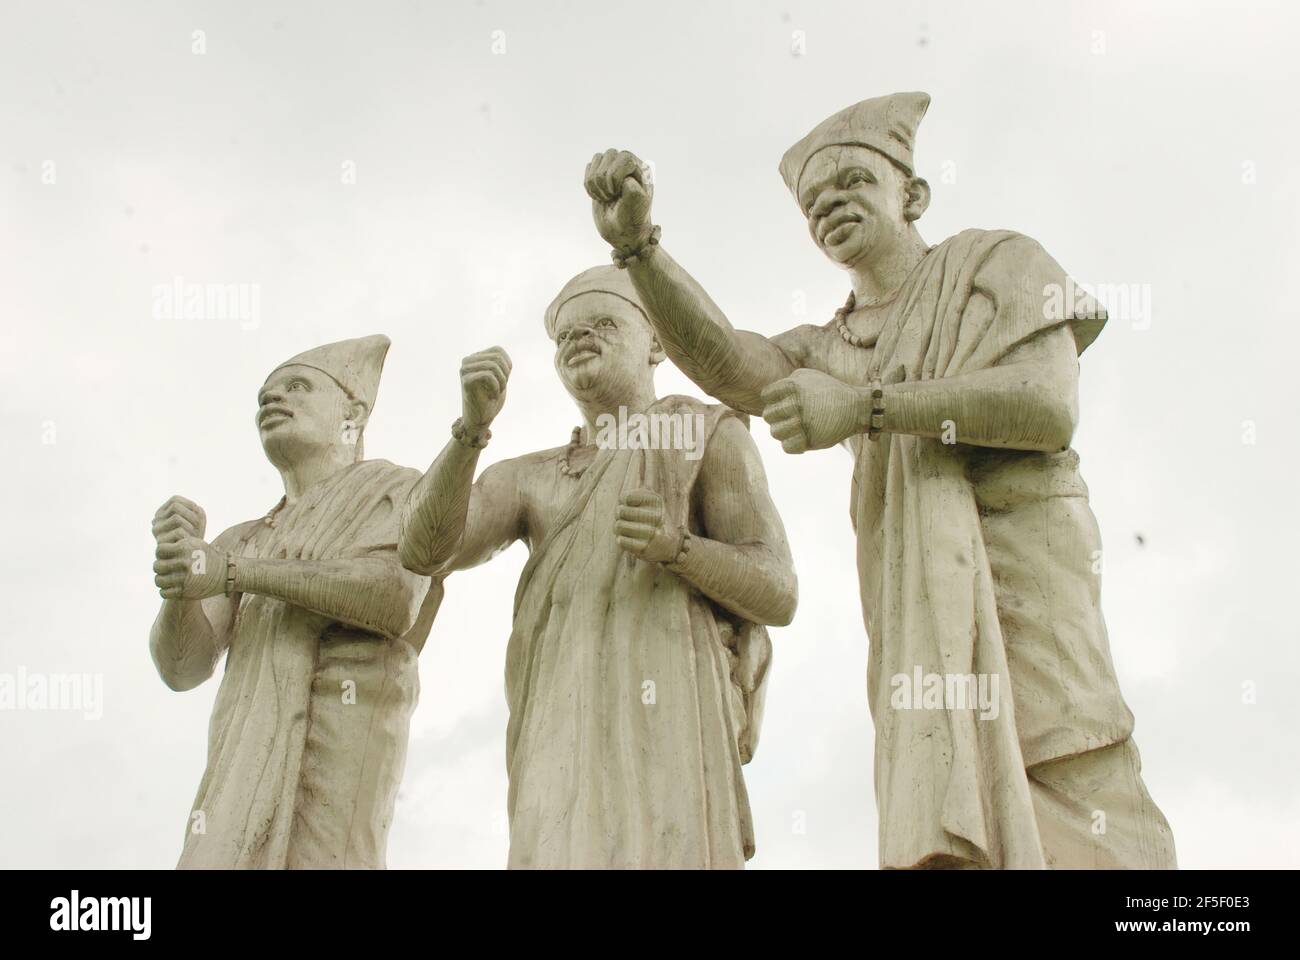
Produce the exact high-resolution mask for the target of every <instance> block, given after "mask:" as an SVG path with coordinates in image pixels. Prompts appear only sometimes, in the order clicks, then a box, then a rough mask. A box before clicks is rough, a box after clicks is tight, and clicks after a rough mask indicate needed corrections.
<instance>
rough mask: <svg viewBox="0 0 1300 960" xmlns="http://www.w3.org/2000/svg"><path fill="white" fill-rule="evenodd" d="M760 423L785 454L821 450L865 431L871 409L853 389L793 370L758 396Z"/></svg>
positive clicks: (816, 373)
mask: <svg viewBox="0 0 1300 960" xmlns="http://www.w3.org/2000/svg"><path fill="white" fill-rule="evenodd" d="M761 399H762V401H763V419H764V420H766V421H767V425H768V426H769V427H770V428H771V429H772V436H773V437H775V438H776V439H777V440H780V441H781V447H782V448H783V449H784V450H785V452H786V453H803V452H804V451H805V450H822V449H825V448H826V447H833V446H835V444H837V443H839V442H840V441H841V440H844V439H846V438H848V437H851V436H853V435H855V434H858V433H862V432H863V431H864V430H866V429H867V424H868V421H869V419H870V407H869V406H868V405H866V404H865V403H864V397H863V396H862V394H861V393H859V392H858V391H857V390H856V389H855V388H853V387H851V386H849V385H848V384H847V383H844V382H842V381H840V380H836V379H835V378H834V377H832V376H830V375H829V374H825V373H822V372H821V371H820V370H807V369H802V370H796V371H795V372H794V373H792V374H790V376H788V377H786V378H785V379H784V380H778V381H777V382H776V383H772V384H769V385H768V386H767V387H766V388H764V390H763V393H762V395H761Z"/></svg>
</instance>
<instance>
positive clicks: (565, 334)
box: [555, 330, 569, 343]
mask: <svg viewBox="0 0 1300 960" xmlns="http://www.w3.org/2000/svg"><path fill="white" fill-rule="evenodd" d="M568 339H569V331H568V330H561V331H560V333H559V335H558V336H557V337H556V338H555V342H556V343H563V342H564V341H565V340H568Z"/></svg>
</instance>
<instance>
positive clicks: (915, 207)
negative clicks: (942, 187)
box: [903, 177, 930, 223]
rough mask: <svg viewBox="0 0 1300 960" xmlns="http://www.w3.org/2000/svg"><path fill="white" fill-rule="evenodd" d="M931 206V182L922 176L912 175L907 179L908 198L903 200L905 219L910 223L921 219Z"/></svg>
mask: <svg viewBox="0 0 1300 960" xmlns="http://www.w3.org/2000/svg"><path fill="white" fill-rule="evenodd" d="M929 206H930V184H928V183H926V181H925V180H924V179H923V178H922V177H912V178H910V179H909V180H908V181H907V198H906V200H904V201H903V219H904V220H906V221H907V222H908V223H911V222H912V221H913V220H920V219H921V214H923V213H925V211H926V209H927V208H928V207H929Z"/></svg>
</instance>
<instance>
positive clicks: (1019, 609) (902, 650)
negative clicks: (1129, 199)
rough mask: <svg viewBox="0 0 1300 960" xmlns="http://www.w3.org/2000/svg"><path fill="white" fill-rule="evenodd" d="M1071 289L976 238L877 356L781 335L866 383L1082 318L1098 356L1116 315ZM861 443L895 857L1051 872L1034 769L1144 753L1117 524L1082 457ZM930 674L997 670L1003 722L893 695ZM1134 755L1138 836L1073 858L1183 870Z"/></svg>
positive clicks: (1126, 801)
mask: <svg viewBox="0 0 1300 960" xmlns="http://www.w3.org/2000/svg"><path fill="white" fill-rule="evenodd" d="M1053 284H1055V285H1057V286H1056V291H1057V294H1058V295H1059V294H1060V293H1061V292H1063V291H1066V290H1067V289H1069V286H1070V284H1071V281H1070V280H1069V278H1068V277H1067V276H1066V274H1065V273H1064V271H1063V270H1062V269H1061V268H1060V266H1058V265H1057V264H1056V262H1055V261H1054V260H1052V259H1051V257H1049V256H1048V255H1047V254H1046V253H1045V252H1044V251H1043V250H1042V248H1041V247H1040V246H1038V244H1036V243H1034V242H1033V241H1032V240H1030V239H1029V238H1027V237H1024V236H1021V235H1019V234H1015V233H1011V232H1009V231H982V230H967V231H965V232H963V233H960V234H958V235H956V236H955V237H952V238H950V239H949V240H947V241H945V242H944V243H942V244H940V245H938V246H937V247H936V248H934V249H933V250H932V251H930V253H929V254H927V256H926V257H925V258H923V259H922V261H921V262H920V264H919V265H918V266H917V267H916V268H914V270H913V271H912V273H911V274H910V275H909V276H908V278H907V280H906V281H905V282H904V284H903V286H902V288H901V290H900V291H899V293H898V295H897V296H896V298H895V299H894V301H893V306H892V309H890V310H889V311H888V312H887V313H886V316H885V318H884V320H883V324H882V325H881V326H880V328H879V330H878V331H876V333H875V335H874V337H875V339H874V343H873V342H872V337H871V336H868V337H867V338H865V340H864V344H863V345H864V346H866V347H867V350H863V349H861V348H858V347H854V346H850V345H849V344H848V343H846V342H845V341H844V340H843V339H842V338H841V337H840V336H839V335H838V333H837V332H836V331H835V329H834V327H833V325H831V326H828V327H827V328H822V329H821V330H819V331H816V333H817V336H815V337H814V338H813V339H812V340H811V341H809V340H807V339H804V340H802V341H801V340H798V339H797V338H794V337H791V336H790V335H785V338H784V342H783V338H777V343H778V344H780V345H782V346H783V347H786V348H788V352H790V353H791V354H792V359H794V360H795V361H796V363H798V364H799V365H805V366H816V367H817V368H818V369H821V370H824V371H826V372H828V373H830V374H832V375H833V376H836V377H838V378H840V379H841V380H844V381H845V382H849V383H857V384H862V385H865V384H868V383H871V382H872V381H874V380H876V379H879V380H880V381H882V382H883V383H885V384H892V383H901V382H905V381H916V380H936V379H940V378H944V377H950V376H954V375H957V374H963V373H971V372H974V371H978V370H985V369H988V368H991V367H993V366H995V365H996V364H997V363H998V362H999V361H1000V360H1001V359H1002V358H1003V357H1004V356H1005V355H1006V354H1007V353H1008V351H1010V350H1011V349H1012V348H1014V347H1016V346H1017V345H1019V344H1022V343H1024V342H1025V341H1026V340H1028V339H1029V338H1031V337H1033V336H1034V335H1036V334H1038V333H1041V332H1043V331H1045V330H1048V329H1050V328H1052V327H1055V326H1058V325H1060V324H1061V323H1063V322H1067V323H1069V324H1070V326H1071V328H1072V330H1073V333H1074V337H1075V342H1076V346H1077V349H1078V351H1079V352H1080V353H1082V352H1083V350H1084V349H1085V348H1086V347H1088V346H1089V345H1090V344H1091V343H1092V341H1093V340H1094V339H1095V338H1096V336H1097V334H1098V333H1099V332H1100V330H1101V327H1102V325H1103V324H1104V322H1105V313H1104V311H1102V310H1101V309H1100V308H1099V307H1098V306H1097V305H1096V304H1095V301H1091V299H1090V298H1085V297H1083V296H1082V294H1081V292H1080V297H1079V300H1082V301H1083V309H1081V310H1078V311H1076V312H1075V314H1074V315H1073V316H1065V317H1054V316H1052V314H1051V311H1050V310H1047V309H1045V303H1046V300H1047V296H1048V291H1049V289H1050V287H1049V285H1053ZM1076 289H1077V288H1076ZM1076 302H1077V301H1076ZM807 331H808V328H803V330H801V331H798V333H800V334H801V335H802V336H803V337H805V338H806V337H807V335H808V334H807ZM810 342H811V344H813V346H811V347H810V346H809V343H810ZM801 354H802V356H801ZM849 447H850V449H851V450H852V451H853V453H854V454H855V468H854V477H853V496H852V505H851V512H852V516H853V521H854V528H855V531H856V534H857V543H858V573H859V583H860V589H861V594H862V609H863V615H864V619H865V622H866V627H867V633H868V636H869V639H870V643H871V649H870V659H869V666H868V678H867V684H868V701H869V704H870V708H871V714H872V718H873V720H874V723H875V726H876V751H875V758H876V759H875V781H876V801H877V807H878V811H879V822H880V862H881V865H882V866H884V867H911V866H918V865H925V864H927V863H935V862H943V861H944V860H946V859H948V858H955V859H956V860H957V861H961V862H968V863H972V864H975V865H980V866H991V867H1043V866H1045V865H1046V864H1047V861H1048V857H1049V855H1051V854H1048V853H1046V852H1045V850H1044V843H1043V837H1042V835H1041V834H1040V828H1039V823H1038V822H1037V820H1036V812H1035V800H1036V799H1037V798H1036V797H1034V796H1033V792H1034V789H1036V788H1035V785H1034V781H1033V779H1032V778H1031V777H1030V776H1027V774H1026V770H1027V768H1032V767H1034V766H1035V765H1039V764H1046V763H1048V762H1051V761H1059V760H1061V759H1062V758H1070V757H1078V756H1080V755H1083V754H1088V753H1090V752H1092V751H1100V750H1101V749H1102V748H1105V747H1108V746H1110V745H1115V744H1126V745H1127V744H1128V739H1129V735H1130V733H1131V732H1132V729H1133V716H1132V714H1131V713H1130V712H1129V709H1128V707H1127V706H1126V705H1125V703H1124V700H1123V698H1122V696H1121V695H1120V691H1119V685H1118V681H1117V679H1116V676H1115V671H1114V666H1113V664H1112V661H1111V655H1110V649H1109V645H1108V641H1107V636H1106V628H1105V624H1104V623H1103V620H1102V616H1101V607H1100V578H1099V576H1098V573H1099V564H1098V559H1099V557H1100V536H1099V532H1098V529H1097V524H1096V520H1095V518H1094V517H1093V514H1092V511H1091V508H1090V507H1089V505H1088V491H1087V487H1086V486H1085V485H1084V482H1083V479H1082V478H1081V477H1080V475H1079V471H1078V462H1079V458H1078V455H1077V454H1076V453H1075V452H1074V451H1073V450H1066V451H1063V452H1060V453H1056V454H1045V453H1036V452H1028V451H1017V450H1007V449H993V448H988V447H977V446H972V445H967V444H960V443H957V444H945V443H943V442H941V441H940V440H938V439H928V438H922V437H916V436H911V435H907V434H885V435H884V436H883V437H882V438H881V439H880V440H878V441H870V440H868V439H867V438H866V437H865V436H857V437H854V438H852V439H851V440H850V441H849ZM927 674H934V675H939V676H941V677H944V676H947V677H951V676H963V675H975V676H977V677H978V676H981V675H982V676H984V677H986V678H992V677H997V678H998V681H997V682H998V689H999V691H1000V693H1001V696H1000V699H999V709H998V711H997V714H996V716H992V715H991V711H984V712H983V713H984V714H985V716H984V717H983V718H982V719H981V718H980V717H981V711H979V710H978V709H977V708H976V709H942V708H941V709H926V708H924V707H923V706H922V704H921V703H920V700H921V691H919V690H915V691H912V696H913V698H915V701H916V702H915V703H910V704H906V705H904V706H899V705H896V704H895V702H893V700H892V698H891V695H892V694H893V693H894V692H895V691H897V690H898V689H900V684H898V683H897V682H896V681H895V678H897V677H906V678H908V680H909V681H911V679H912V678H913V677H916V676H917V675H921V676H925V675H927ZM991 682H992V681H990V687H991ZM1007 692H1010V693H1011V696H1010V697H1008V696H1006V694H1007ZM1099 755H1101V754H1099ZM1117 762H1121V763H1122V764H1124V765H1126V767H1125V768H1120V769H1119V771H1118V774H1119V775H1117V776H1113V777H1111V779H1113V780H1115V781H1120V780H1123V781H1126V783H1124V784H1123V785H1122V786H1121V785H1118V784H1114V785H1112V787H1111V788H1108V789H1112V792H1111V793H1110V797H1111V799H1112V801H1113V806H1115V807H1123V808H1124V813H1123V816H1124V817H1125V818H1126V821H1125V822H1124V823H1121V824H1119V826H1120V827H1121V828H1122V829H1118V830H1116V831H1115V832H1114V833H1113V835H1112V837H1111V838H1110V839H1109V841H1106V842H1108V843H1109V850H1108V851H1107V852H1106V854H1105V856H1104V857H1102V856H1096V857H1094V856H1093V854H1092V853H1088V854H1087V855H1086V856H1077V855H1072V854H1071V853H1070V852H1069V851H1065V852H1064V853H1063V854H1062V856H1063V859H1064V860H1065V861H1067V862H1072V863H1074V864H1076V865H1079V864H1080V861H1083V862H1085V863H1089V864H1102V863H1104V864H1105V865H1114V866H1120V865H1128V866H1167V865H1172V857H1173V852H1172V838H1171V837H1169V836H1168V826H1167V824H1166V823H1165V821H1164V818H1163V816H1162V815H1161V814H1160V812H1159V810H1158V809H1156V808H1155V806H1154V804H1152V803H1151V802H1150V798H1149V797H1147V795H1146V792H1145V788H1144V787H1142V785H1141V781H1140V778H1138V776H1137V766H1136V764H1137V760H1136V751H1135V750H1133V751H1132V755H1131V759H1130V758H1129V757H1128V756H1127V755H1126V756H1125V757H1124V758H1122V759H1121V758H1117ZM1095 776H1096V774H1095V773H1094V777H1095ZM1106 776H1110V774H1109V773H1107V774H1106ZM1067 789H1069V787H1067ZM1087 800H1088V798H1087V797H1075V798H1073V803H1072V809H1071V811H1070V814H1069V816H1070V817H1071V818H1072V819H1073V820H1074V821H1078V820H1079V819H1080V817H1081V816H1082V817H1086V816H1087V815H1088V813H1091V812H1092V806H1089V805H1088V804H1087V802H1086V801H1087ZM1095 804H1096V800H1095V798H1094V800H1093V805H1095ZM1054 808H1055V809H1061V808H1062V805H1060V804H1057V805H1055V807H1054ZM1112 813H1118V811H1116V810H1113V811H1112ZM1129 821H1132V822H1129ZM1090 826H1091V824H1090V823H1088V822H1087V821H1086V820H1085V821H1083V822H1071V823H1069V824H1066V825H1063V826H1060V827H1059V829H1056V830H1054V831H1053V832H1054V835H1055V836H1057V837H1058V838H1059V837H1062V836H1068V837H1069V838H1070V839H1069V840H1068V841H1067V842H1068V843H1070V844H1074V845H1076V846H1079V845H1081V844H1087V843H1089V841H1088V840H1087V839H1083V840H1080V839H1079V838H1080V837H1083V838H1086V837H1087V835H1088V834H1089V829H1088V828H1089V827H1090ZM1094 839H1095V838H1094ZM1101 842H1102V841H1097V843H1098V845H1100V843H1101ZM1166 848H1167V850H1166ZM1077 853H1078V851H1075V852H1074V854H1077ZM1090 858H1091V859H1090Z"/></svg>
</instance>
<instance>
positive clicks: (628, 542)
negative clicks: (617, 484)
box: [614, 490, 685, 563]
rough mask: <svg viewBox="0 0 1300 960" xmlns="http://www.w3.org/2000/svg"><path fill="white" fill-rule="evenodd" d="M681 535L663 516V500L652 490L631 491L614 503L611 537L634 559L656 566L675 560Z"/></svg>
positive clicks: (682, 532)
mask: <svg viewBox="0 0 1300 960" xmlns="http://www.w3.org/2000/svg"><path fill="white" fill-rule="evenodd" d="M684 535H685V531H683V530H680V529H678V528H677V526H676V525H675V524H672V523H670V522H668V520H667V519H666V518H665V516H664V498H663V497H661V496H659V494H657V493H655V492H654V491H653V490H632V491H629V492H628V493H625V494H623V496H622V498H621V499H620V500H619V502H618V518H617V519H616V520H615V521H614V536H615V537H617V538H618V545H619V546H620V547H622V548H623V549H624V550H625V551H626V552H628V553H630V554H632V556H634V557H640V558H641V559H642V560H650V561H653V562H656V563H669V562H671V561H673V560H675V559H677V554H678V552H679V551H680V550H681V547H682V539H683V536H684Z"/></svg>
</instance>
